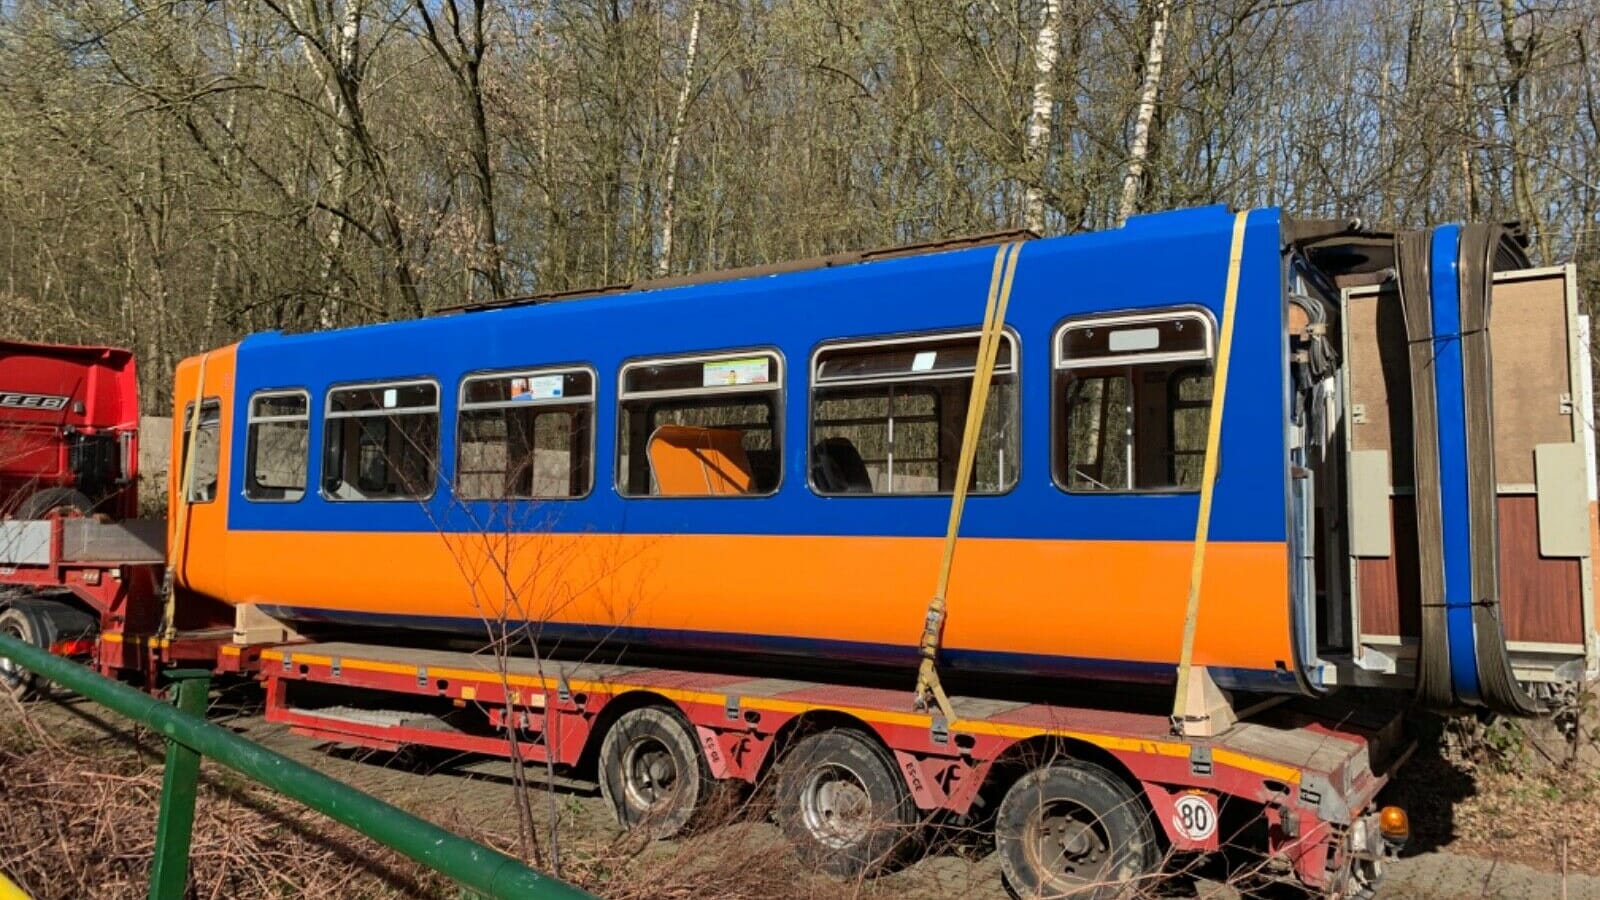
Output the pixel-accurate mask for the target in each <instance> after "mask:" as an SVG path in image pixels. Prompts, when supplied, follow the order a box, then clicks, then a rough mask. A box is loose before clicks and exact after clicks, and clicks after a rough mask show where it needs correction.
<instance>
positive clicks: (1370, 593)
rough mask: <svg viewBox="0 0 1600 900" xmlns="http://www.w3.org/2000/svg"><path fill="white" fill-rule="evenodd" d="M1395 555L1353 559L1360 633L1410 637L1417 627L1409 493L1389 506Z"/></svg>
mask: <svg viewBox="0 0 1600 900" xmlns="http://www.w3.org/2000/svg"><path fill="white" fill-rule="evenodd" d="M1390 515H1391V517H1392V519H1391V527H1392V529H1393V533H1394V535H1395V542H1394V555H1393V556H1388V557H1384V558H1381V559H1358V560H1356V590H1357V591H1358V592H1359V593H1358V596H1360V598H1361V635H1362V637H1368V636H1377V637H1410V638H1414V637H1416V636H1417V634H1418V633H1419V631H1420V620H1419V615H1418V600H1417V585H1418V577H1417V541H1416V534H1417V515H1416V507H1415V506H1414V505H1413V501H1412V498H1411V497H1395V498H1394V499H1393V500H1392V501H1391V508H1390Z"/></svg>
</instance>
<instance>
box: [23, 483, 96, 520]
mask: <svg viewBox="0 0 1600 900" xmlns="http://www.w3.org/2000/svg"><path fill="white" fill-rule="evenodd" d="M93 511H94V504H93V503H91V502H90V501H89V498H88V497H85V496H84V495H83V494H81V493H79V492H77V491H75V490H73V489H72V488H66V487H52V488H45V489H44V490H42V491H37V492H35V493H32V494H29V495H28V496H26V497H23V498H22V502H21V503H18V504H17V518H19V519H42V518H44V517H45V516H48V515H50V514H51V513H60V514H61V515H63V516H70V515H74V514H76V515H81V516H86V515H88V514H89V513H91V512H93Z"/></svg>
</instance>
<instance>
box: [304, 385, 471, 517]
mask: <svg viewBox="0 0 1600 900" xmlns="http://www.w3.org/2000/svg"><path fill="white" fill-rule="evenodd" d="M417 385H428V386H431V387H432V388H433V405H432V406H413V407H406V409H407V410H408V412H409V413H413V414H423V413H433V415H434V416H435V418H436V421H435V422H434V426H435V432H434V454H435V457H436V458H435V459H434V463H433V479H432V481H431V483H430V484H429V487H428V493H427V494H418V495H416V496H409V497H335V496H333V495H332V494H329V493H328V472H327V452H328V440H327V436H328V428H329V423H331V422H333V421H336V420H343V419H371V418H378V417H381V416H388V415H392V414H391V413H389V412H386V411H384V410H381V409H372V410H362V411H360V412H339V411H335V410H334V408H333V395H334V394H335V393H338V392H339V391H349V390H372V389H380V388H404V387H415V386H417ZM443 398H444V391H443V389H442V388H441V387H440V385H439V380H438V379H437V378H432V377H420V378H395V379H385V380H380V381H348V382H341V383H339V384H331V385H328V389H327V390H326V391H325V392H324V393H323V395H322V435H323V440H322V445H321V448H320V449H321V451H322V456H323V471H322V472H321V473H320V477H319V478H318V479H317V493H318V494H320V495H321V497H322V499H323V500H326V501H327V502H329V503H427V502H428V501H430V500H432V499H433V498H434V497H436V496H438V493H439V472H440V469H441V468H442V467H443V463H444V459H443V457H444V412H443V406H442V403H443ZM341 474H342V473H341ZM308 476H309V473H308Z"/></svg>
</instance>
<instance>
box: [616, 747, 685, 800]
mask: <svg viewBox="0 0 1600 900" xmlns="http://www.w3.org/2000/svg"><path fill="white" fill-rule="evenodd" d="M677 789H678V764H677V761H676V760H674V759H673V758H672V751H671V749H669V748H668V747H667V745H666V744H664V743H662V742H661V741H660V740H659V739H658V738H655V737H651V736H648V735H646V736H643V737H637V738H634V739H633V741H632V742H630V743H629V744H628V747H627V749H626V750H624V751H623V752H622V791H623V794H624V796H626V797H627V800H628V805H630V806H632V807H634V808H636V809H643V810H651V809H655V808H656V807H657V806H663V805H665V804H667V803H668V802H669V801H670V800H671V799H672V797H673V795H674V794H676V793H677Z"/></svg>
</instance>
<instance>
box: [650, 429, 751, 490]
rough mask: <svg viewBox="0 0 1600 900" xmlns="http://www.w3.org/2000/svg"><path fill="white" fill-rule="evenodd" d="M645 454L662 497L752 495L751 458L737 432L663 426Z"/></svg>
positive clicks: (657, 430) (651, 439)
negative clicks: (750, 493)
mask: <svg viewBox="0 0 1600 900" xmlns="http://www.w3.org/2000/svg"><path fill="white" fill-rule="evenodd" d="M646 452H647V453H648V455H649V457H650V471H651V473H652V474H653V475H654V476H655V482H656V490H657V493H659V494H660V495H661V496H665V497H706V496H713V497H714V496H722V495H726V494H745V493H749V492H750V485H751V483H752V481H753V479H752V477H751V473H750V458H749V456H748V455H747V454H746V453H745V452H744V443H743V440H742V436H741V435H740V433H739V431H738V430H737V429H733V428H704V427H699V426H694V425H662V426H660V427H658V428H657V429H656V430H655V433H654V434H652V435H650V443H649V445H648V447H647V449H646Z"/></svg>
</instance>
